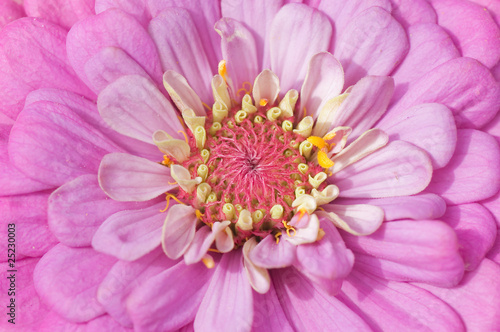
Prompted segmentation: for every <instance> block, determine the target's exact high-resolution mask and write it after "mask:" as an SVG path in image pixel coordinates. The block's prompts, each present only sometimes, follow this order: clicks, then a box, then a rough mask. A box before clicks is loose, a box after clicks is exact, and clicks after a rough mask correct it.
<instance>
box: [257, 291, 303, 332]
mask: <svg viewBox="0 0 500 332" xmlns="http://www.w3.org/2000/svg"><path fill="white" fill-rule="evenodd" d="M253 311H254V316H255V319H254V320H253V324H252V331H266V332H292V331H294V330H293V328H292V326H291V325H290V322H289V321H288V319H287V318H286V316H285V313H284V312H283V308H282V307H281V304H280V302H279V299H278V296H277V294H276V290H275V289H274V287H271V288H270V289H269V291H268V292H267V293H265V294H259V293H253Z"/></svg>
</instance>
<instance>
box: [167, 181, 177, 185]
mask: <svg viewBox="0 0 500 332" xmlns="http://www.w3.org/2000/svg"><path fill="white" fill-rule="evenodd" d="M167 183H168V184H169V185H174V184H177V182H175V181H174V182H167Z"/></svg>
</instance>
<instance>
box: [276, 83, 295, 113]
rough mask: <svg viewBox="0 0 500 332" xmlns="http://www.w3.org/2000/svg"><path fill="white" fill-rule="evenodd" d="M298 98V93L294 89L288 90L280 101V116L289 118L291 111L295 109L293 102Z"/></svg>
mask: <svg viewBox="0 0 500 332" xmlns="http://www.w3.org/2000/svg"><path fill="white" fill-rule="evenodd" d="M298 99H299V93H298V92H297V90H295V89H291V90H289V91H288V92H287V93H286V95H285V97H283V99H282V100H281V101H280V103H279V108H281V111H282V113H281V116H283V117H284V118H289V117H292V116H293V111H294V109H295V104H296V103H297V100H298Z"/></svg>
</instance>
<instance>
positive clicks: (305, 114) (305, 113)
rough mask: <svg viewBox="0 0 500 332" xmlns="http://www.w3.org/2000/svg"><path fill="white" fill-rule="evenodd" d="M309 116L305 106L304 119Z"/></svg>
mask: <svg viewBox="0 0 500 332" xmlns="http://www.w3.org/2000/svg"><path fill="white" fill-rule="evenodd" d="M306 116H307V110H306V107H305V106H304V118H305V117H306Z"/></svg>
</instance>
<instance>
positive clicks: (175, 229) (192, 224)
mask: <svg viewBox="0 0 500 332" xmlns="http://www.w3.org/2000/svg"><path fill="white" fill-rule="evenodd" d="M197 221H198V217H197V216H196V213H195V209H193V208H192V207H191V206H189V205H182V204H177V205H174V206H172V207H171V208H169V209H168V212H167V217H166V218H165V223H164V224H163V234H162V239H161V244H162V246H163V251H164V252H165V254H166V255H167V256H168V257H169V258H170V259H177V258H179V257H181V256H182V255H183V254H184V253H185V252H186V250H187V249H188V248H189V245H190V244H191V242H192V241H193V239H194V235H195V231H196V222H197Z"/></svg>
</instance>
